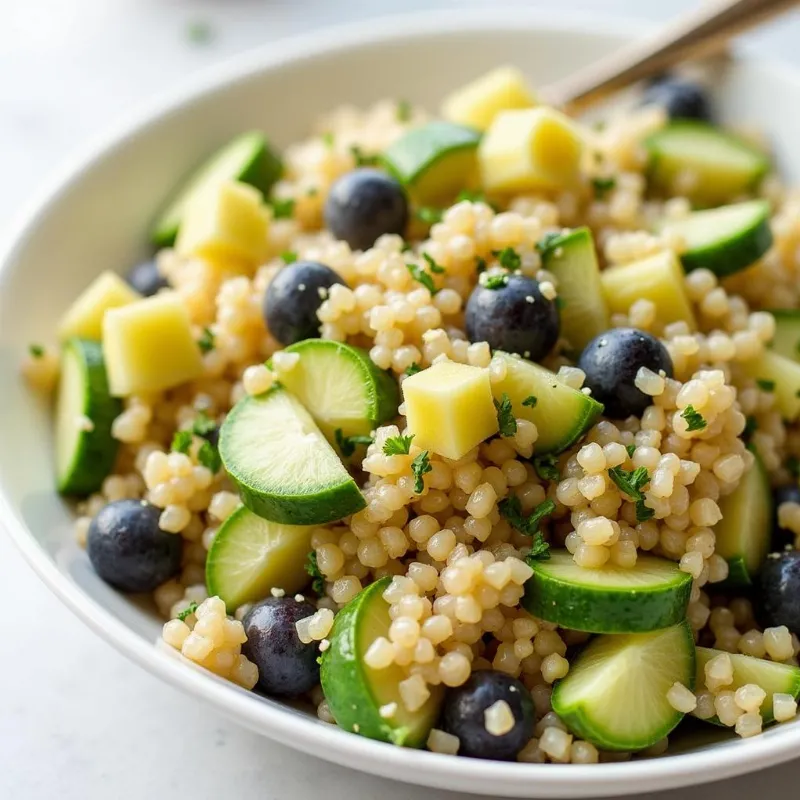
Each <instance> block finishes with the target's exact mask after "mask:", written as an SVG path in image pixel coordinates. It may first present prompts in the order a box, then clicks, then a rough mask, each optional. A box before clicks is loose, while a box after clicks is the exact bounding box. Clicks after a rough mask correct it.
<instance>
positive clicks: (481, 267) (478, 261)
mask: <svg viewBox="0 0 800 800" xmlns="http://www.w3.org/2000/svg"><path fill="white" fill-rule="evenodd" d="M475 272H477V273H478V275H480V274H481V273H482V272H486V259H485V258H482V257H481V256H475Z"/></svg>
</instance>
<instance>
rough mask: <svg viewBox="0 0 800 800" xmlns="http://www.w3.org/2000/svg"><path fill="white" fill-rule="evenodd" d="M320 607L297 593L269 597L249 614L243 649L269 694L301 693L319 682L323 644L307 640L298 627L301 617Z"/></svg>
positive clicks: (264, 690) (247, 615)
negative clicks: (304, 600)
mask: <svg viewBox="0 0 800 800" xmlns="http://www.w3.org/2000/svg"><path fill="white" fill-rule="evenodd" d="M316 611H317V609H316V607H315V606H313V605H311V603H307V602H298V601H297V600H295V599H294V598H293V597H268V598H267V599H266V600H262V601H261V602H260V603H258V604H257V605H255V606H253V608H251V609H250V611H248V612H247V614H246V615H245V618H244V620H242V624H243V625H244V632H245V634H246V635H247V642H245V644H243V645H242V652H243V653H244V654H245V655H246V656H247V657H248V658H249V659H250V660H251V661H253V662H254V663H255V665H256V666H257V667H258V687H259V688H260V689H261V691H263V692H264V693H265V694H267V695H270V696H276V697H297V696H298V695H301V694H305V693H306V692H310V691H311V690H312V689H313V688H314V687H315V686H316V685H317V684H318V683H319V664H318V663H317V656H319V648H318V647H317V645H316V644H313V643H312V644H303V643H302V642H301V641H300V639H299V638H298V636H297V629H296V628H295V623H296V622H297V621H298V620H301V619H303V618H305V617H310V616H311V615H312V614H314V613H316Z"/></svg>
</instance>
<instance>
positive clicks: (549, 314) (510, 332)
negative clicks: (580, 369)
mask: <svg viewBox="0 0 800 800" xmlns="http://www.w3.org/2000/svg"><path fill="white" fill-rule="evenodd" d="M465 322H466V327H467V338H468V339H469V340H470V341H471V342H488V343H489V347H491V348H492V350H504V351H505V352H507V353H519V355H521V356H523V357H524V358H528V359H530V360H531V361H539V359H541V358H544V356H546V355H547V354H548V353H549V352H550V351H551V350H552V349H553V346H554V345H555V343H556V341H557V340H558V334H559V330H560V328H561V320H560V315H559V313H558V308H557V307H556V304H555V303H554V302H553V301H551V300H548V299H547V298H546V297H545V296H544V295H543V294H542V292H541V290H540V289H539V283H538V281H535V280H534V279H533V278H528V277H526V276H525V275H509V276H508V280H507V282H506V283H505V285H504V286H500V287H499V288H497V289H488V288H486V287H485V286H482V285H481V284H480V283H479V284H478V285H477V286H476V287H475V289H473V291H472V294H471V295H470V297H469V300H468V301H467V309H466V318H465Z"/></svg>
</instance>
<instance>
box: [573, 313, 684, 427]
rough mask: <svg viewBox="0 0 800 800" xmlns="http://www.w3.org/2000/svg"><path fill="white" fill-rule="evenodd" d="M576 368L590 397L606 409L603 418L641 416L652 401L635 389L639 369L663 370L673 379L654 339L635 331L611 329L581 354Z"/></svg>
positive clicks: (668, 362) (662, 349)
mask: <svg viewBox="0 0 800 800" xmlns="http://www.w3.org/2000/svg"><path fill="white" fill-rule="evenodd" d="M578 366H579V367H580V368H581V369H582V370H583V371H584V372H585V373H586V381H585V385H586V386H588V387H589V388H590V389H591V390H592V397H594V399H595V400H598V401H599V402H601V403H602V404H603V405H604V406H605V407H606V411H605V413H606V416H608V417H611V418H612V419H625V418H626V417H630V416H636V417H638V416H641V414H642V412H643V411H644V410H645V409H646V408H647V407H648V406H649V405H651V403H652V402H653V401H652V398H651V397H649V396H648V395H646V394H645V393H644V392H642V391H640V390H639V389H637V388H636V385H635V381H636V374H637V373H638V372H639V370H640V368H641V367H647V369H649V370H652V371H653V372H658V371H659V370H663V371H664V372H665V373H666V375H667V376H668V377H670V378H671V377H672V359H671V358H670V357H669V353H668V352H667V349H666V347H664V345H663V344H661V342H659V341H658V339H656V338H655V337H654V336H651V335H650V334H649V333H645V332H644V331H640V330H637V329H636V328H611V329H610V330H608V331H606V332H605V333H601V334H600V335H599V336H595V338H594V339H592V341H591V342H589V344H587V345H586V349H585V350H584V351H583V352H582V353H581V357H580V359H579V360H578Z"/></svg>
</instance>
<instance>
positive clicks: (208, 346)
mask: <svg viewBox="0 0 800 800" xmlns="http://www.w3.org/2000/svg"><path fill="white" fill-rule="evenodd" d="M197 346H198V347H199V348H200V350H201V352H202V353H210V352H211V351H212V350H213V349H214V348H215V347H216V336H215V335H214V331H212V330H211V328H209V327H207V326H206V327H205V328H203V332H202V333H201V334H200V338H199V339H198V340H197Z"/></svg>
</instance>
